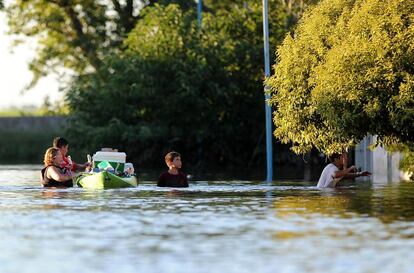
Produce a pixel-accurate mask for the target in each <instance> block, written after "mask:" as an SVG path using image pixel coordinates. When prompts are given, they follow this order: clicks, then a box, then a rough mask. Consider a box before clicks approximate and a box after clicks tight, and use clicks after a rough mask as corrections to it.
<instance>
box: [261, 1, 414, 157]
mask: <svg viewBox="0 0 414 273" xmlns="http://www.w3.org/2000/svg"><path fill="white" fill-rule="evenodd" d="M413 26H414V5H413V4H412V1H410V0H390V1H380V0H364V1H362V0H354V1H341V0H325V1H322V2H321V3H320V4H319V5H317V6H316V7H315V8H313V9H312V10H310V11H309V12H307V13H305V15H304V19H303V20H302V22H301V23H300V24H299V26H298V27H297V29H296V30H295V32H294V33H292V34H291V35H288V36H287V37H286V39H285V41H284V42H283V45H282V46H281V47H280V48H279V49H278V61H277V65H276V66H275V74H274V75H273V77H272V78H271V79H270V80H269V81H268V84H269V85H270V86H271V95H272V99H271V103H272V104H273V105H275V106H276V112H275V119H274V121H275V124H276V127H277V128H276V130H275V136H276V137H277V138H280V139H281V140H282V141H283V142H285V143H292V144H293V149H294V150H295V151H296V152H298V153H303V152H307V151H309V150H310V149H311V148H312V147H316V148H318V149H319V150H321V151H323V152H326V153H328V154H329V153H332V152H334V151H340V150H343V149H346V148H348V147H350V146H352V145H354V144H356V143H358V142H359V141H360V140H361V139H362V138H363V137H364V136H365V135H366V134H368V133H371V134H377V135H378V136H379V138H378V139H379V141H380V142H382V143H383V144H388V145H390V144H392V143H395V142H401V143H412V142H413V136H412V135H413V132H414V112H413V111H414V110H413V109H414V102H413V98H414V94H413V90H414V88H413V82H412V79H413V75H414V65H413V63H414V62H413V58H414V50H413V44H414V35H413V31H414V27H413Z"/></svg>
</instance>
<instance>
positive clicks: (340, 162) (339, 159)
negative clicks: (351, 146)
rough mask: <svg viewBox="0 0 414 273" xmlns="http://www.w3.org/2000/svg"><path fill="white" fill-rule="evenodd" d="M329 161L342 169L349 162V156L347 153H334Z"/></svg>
mask: <svg viewBox="0 0 414 273" xmlns="http://www.w3.org/2000/svg"><path fill="white" fill-rule="evenodd" d="M329 161H330V162H331V163H333V164H335V165H336V166H338V167H339V168H340V169H341V168H343V167H344V165H345V163H346V161H348V154H347V153H346V152H343V153H333V154H331V155H330V156H329Z"/></svg>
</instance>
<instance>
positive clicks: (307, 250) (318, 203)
mask: <svg viewBox="0 0 414 273" xmlns="http://www.w3.org/2000/svg"><path fill="white" fill-rule="evenodd" d="M39 168H40V166H31V165H27V166H0V238H1V244H0V264H1V267H0V268H1V272H7V273H14V272H16V273H25V272H30V273H33V272H42V273H49V272H50V273H52V272H53V273H55V272H60V273H64V272H88V273H93V272H117V273H118V272H128V273H129V272H131V273H132V272H150V273H151V272H154V273H159V272H180V273H183V272H188V273H190V272H191V273H193V272H206V273H207V272H209V273H210V272H226V273H232V272H234V273H236V272H237V273H242V272H246V273H247V272H249V273H250V272H269V273H270V272H272V273H274V272H291V273H296V272H347V273H349V272H387V273H388V272H414V251H413V250H414V206H413V204H414V183H409V182H407V183H400V184H390V185H384V186H372V185H370V184H369V183H366V182H364V183H360V184H358V185H356V186H352V185H349V186H347V187H345V188H342V189H327V190H319V189H316V188H315V187H314V185H315V184H316V183H298V182H274V183H273V184H271V185H267V184H265V183H262V182H254V181H196V182H193V183H192V184H191V186H190V188H188V189H179V190H172V189H164V188H161V189H160V188H157V187H155V186H154V183H153V182H150V181H144V182H142V183H141V185H140V186H139V187H137V188H134V189H122V190H99V191H87V190H84V189H81V188H72V189H55V190H53V189H44V188H41V187H40V186H39V182H38V179H39V173H38V169H39Z"/></svg>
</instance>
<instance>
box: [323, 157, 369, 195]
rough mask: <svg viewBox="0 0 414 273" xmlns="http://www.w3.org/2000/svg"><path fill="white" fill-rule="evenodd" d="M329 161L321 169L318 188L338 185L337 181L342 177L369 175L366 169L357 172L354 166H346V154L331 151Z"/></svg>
mask: <svg viewBox="0 0 414 273" xmlns="http://www.w3.org/2000/svg"><path fill="white" fill-rule="evenodd" d="M329 161H330V162H331V163H329V164H328V165H327V166H326V167H325V168H324V169H323V171H322V174H321V177H320V178H319V181H318V185H317V187H318V188H335V187H337V186H338V183H339V181H341V180H342V179H343V178H345V179H354V178H356V177H360V176H369V175H371V173H370V172H368V171H363V172H357V169H356V167H355V166H351V167H349V168H347V167H346V166H347V165H348V154H347V153H346V152H345V153H342V154H339V153H333V154H332V155H331V156H330V157H329Z"/></svg>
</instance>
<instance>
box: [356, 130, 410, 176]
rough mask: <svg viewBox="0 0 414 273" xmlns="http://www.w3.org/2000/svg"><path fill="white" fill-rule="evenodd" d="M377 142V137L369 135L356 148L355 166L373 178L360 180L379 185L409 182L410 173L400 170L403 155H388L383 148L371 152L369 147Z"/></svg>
mask: <svg viewBox="0 0 414 273" xmlns="http://www.w3.org/2000/svg"><path fill="white" fill-rule="evenodd" d="M375 141H376V136H371V135H368V136H366V137H365V138H364V139H363V140H362V141H361V142H360V143H359V144H358V145H357V146H356V147H355V166H356V167H360V168H361V169H362V170H367V171H369V172H371V173H372V176H371V177H363V178H362V177H361V178H359V179H365V180H372V181H373V183H378V184H381V183H389V182H399V181H402V180H408V179H409V175H408V173H406V172H403V171H401V170H400V169H399V166H400V160H401V156H402V155H401V153H388V152H387V151H386V150H385V149H384V148H382V147H377V148H375V149H374V150H371V149H370V148H369V146H370V145H372V144H373V143H375Z"/></svg>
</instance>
